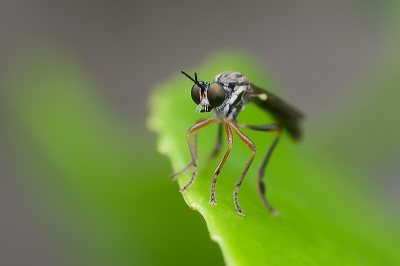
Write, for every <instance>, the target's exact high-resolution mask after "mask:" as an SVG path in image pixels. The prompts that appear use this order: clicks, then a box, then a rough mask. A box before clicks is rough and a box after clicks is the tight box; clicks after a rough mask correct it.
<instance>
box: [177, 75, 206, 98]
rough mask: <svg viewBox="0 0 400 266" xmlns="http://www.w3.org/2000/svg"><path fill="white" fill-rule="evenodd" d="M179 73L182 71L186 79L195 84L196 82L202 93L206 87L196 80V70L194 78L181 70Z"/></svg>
mask: <svg viewBox="0 0 400 266" xmlns="http://www.w3.org/2000/svg"><path fill="white" fill-rule="evenodd" d="M181 73H182V74H183V75H185V76H186V77H187V78H188V79H190V80H191V81H193V82H194V83H195V84H197V86H199V87H200V88H202V93H204V91H205V89H206V88H204V86H203V85H201V84H200V82H199V81H198V80H197V73H196V72H194V79H193V78H192V77H191V76H189V74H187V73H185V72H183V71H181Z"/></svg>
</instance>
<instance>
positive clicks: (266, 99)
mask: <svg viewBox="0 0 400 266" xmlns="http://www.w3.org/2000/svg"><path fill="white" fill-rule="evenodd" d="M251 88H252V93H251V96H252V98H251V101H253V102H254V103H255V104H257V105H258V106H259V107H261V108H262V109H264V110H265V111H267V112H268V113H270V114H271V115H272V116H273V118H274V119H275V120H276V121H277V122H278V123H279V125H280V126H282V127H283V128H285V129H286V130H287V131H288V132H289V134H290V136H292V138H293V139H295V140H298V139H300V138H301V128H300V119H301V118H303V117H304V116H303V114H302V113H300V112H299V111H298V110H296V109H295V108H293V107H292V106H290V105H289V104H287V103H286V102H284V101H283V100H281V99H280V98H279V97H277V96H275V95H273V94H272V93H270V92H268V91H266V90H264V89H261V88H259V87H257V86H255V85H254V84H251Z"/></svg>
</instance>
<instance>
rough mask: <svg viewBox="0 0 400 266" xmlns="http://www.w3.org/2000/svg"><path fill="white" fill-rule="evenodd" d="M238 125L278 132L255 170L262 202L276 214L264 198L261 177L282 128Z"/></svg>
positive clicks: (264, 190) (264, 191) (263, 186)
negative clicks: (259, 165)
mask: <svg viewBox="0 0 400 266" xmlns="http://www.w3.org/2000/svg"><path fill="white" fill-rule="evenodd" d="M238 127H244V128H249V129H253V130H258V131H264V132H265V131H277V132H278V136H277V137H276V138H275V140H274V142H273V143H272V145H271V147H270V148H269V150H268V152H267V155H266V156H265V158H264V161H263V162H262V164H261V167H260V169H259V170H258V172H257V180H258V191H259V193H260V196H261V199H262V201H263V204H264V206H265V207H266V208H267V209H268V210H269V211H270V212H271V214H272V215H278V212H277V211H276V210H275V209H274V208H273V207H272V206H271V205H270V204H269V203H268V200H267V198H266V189H265V184H264V181H263V177H264V172H265V168H266V166H267V163H268V161H269V158H270V157H271V154H272V151H273V150H274V148H275V146H276V144H277V143H278V141H279V139H280V137H281V135H282V128H281V127H280V126H278V125H264V126H249V125H242V124H238Z"/></svg>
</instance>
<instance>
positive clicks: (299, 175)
mask: <svg viewBox="0 0 400 266" xmlns="http://www.w3.org/2000/svg"><path fill="white" fill-rule="evenodd" d="M183 70H184V71H185V72H187V73H189V74H193V73H194V71H196V72H197V74H198V77H199V79H200V80H208V81H210V80H212V79H213V77H214V76H215V75H216V74H218V73H220V72H222V71H227V70H233V71H239V72H241V73H244V74H245V75H246V76H247V77H249V78H250V80H252V81H253V82H254V83H255V84H257V85H259V86H260V87H262V88H265V89H267V90H270V91H274V89H275V87H274V86H272V84H271V81H270V80H268V79H267V78H266V77H265V74H264V73H265V72H266V71H265V70H264V69H263V67H261V66H260V64H258V63H257V60H254V59H253V58H251V57H249V56H248V55H246V54H242V53H238V52H234V51H233V52H223V53H217V54H215V55H213V56H211V57H210V58H208V59H207V60H206V61H205V62H204V63H203V64H202V65H201V66H198V67H196V68H195V69H183ZM176 72H177V74H176V75H174V76H173V77H172V78H171V79H169V80H167V81H166V82H164V83H163V84H161V85H159V86H158V88H157V89H156V90H155V92H154V93H153V96H152V98H151V103H150V106H151V110H152V113H151V116H150V119H149V121H148V122H149V123H148V124H149V126H150V127H151V128H152V129H153V130H155V131H156V132H158V134H159V140H158V149H159V151H160V152H162V153H164V154H165V155H167V156H168V157H169V158H170V160H171V163H172V165H173V168H174V170H175V171H179V170H181V169H183V168H184V167H185V166H186V165H187V164H188V163H189V162H190V153H189V149H188V146H187V142H186V132H187V130H188V129H189V127H190V126H192V125H193V124H194V123H195V122H196V121H197V120H198V119H201V118H204V115H203V114H201V115H198V114H194V110H195V108H196V105H195V104H194V103H193V102H192V100H191V97H190V88H191V86H192V82H191V81H190V80H189V79H187V78H185V77H184V76H183V75H181V74H180V73H179V72H178V71H176ZM278 95H282V93H278ZM294 105H295V103H294ZM239 122H241V123H246V124H252V125H262V124H268V123H272V120H271V117H270V116H269V115H268V114H266V113H264V112H262V111H261V110H259V109H258V108H257V107H256V106H254V105H252V104H249V105H248V106H247V107H246V110H244V111H243V113H241V115H240V117H239ZM216 132H217V126H216V125H211V126H208V127H206V128H204V129H201V130H200V131H199V137H198V139H199V144H198V147H199V149H198V150H199V151H198V153H199V155H198V163H199V167H198V175H197V178H196V180H195V182H194V183H193V185H192V186H190V187H189V188H188V191H187V192H186V193H185V194H184V196H183V198H184V200H185V201H186V203H187V204H188V205H189V206H190V207H191V208H192V209H196V210H198V211H199V212H200V213H201V214H202V215H203V217H204V219H205V220H206V223H207V226H208V229H209V232H210V236H211V239H212V240H213V241H215V242H217V243H218V244H219V245H220V246H221V249H222V253H223V256H224V259H225V262H226V263H227V264H228V265H344V264H345V265H389V264H397V265H400V258H399V255H398V250H399V248H400V247H399V243H398V240H397V239H399V232H398V230H397V226H396V224H395V222H393V221H391V220H390V217H389V216H388V214H387V213H385V212H384V211H383V210H381V209H380V206H381V203H380V202H378V201H376V200H374V197H373V196H371V194H367V193H371V191H370V190H368V188H363V189H361V188H360V186H358V185H357V184H354V183H352V181H353V180H355V179H354V178H353V177H354V176H356V175H357V171H356V170H351V169H345V168H343V167H342V166H340V165H335V164H334V163H333V162H329V161H328V160H326V159H325V154H321V153H316V152H315V150H318V149H313V145H314V144H313V141H312V140H310V139H307V138H305V139H304V141H303V142H301V143H295V142H293V141H292V140H291V139H290V138H289V136H288V135H286V134H284V136H283V138H282V140H281V141H280V143H279V144H278V146H277V149H276V150H275V152H274V154H273V156H272V158H271V160H270V162H269V165H268V167H267V170H266V177H265V178H266V181H267V188H268V193H267V194H268V198H269V201H270V203H271V204H272V205H273V206H274V207H275V208H276V209H277V210H278V211H279V213H280V215H279V216H272V215H271V214H270V213H269V212H268V211H267V210H266V209H265V208H264V207H263V205H262V203H261V200H260V197H259V195H258V191H257V182H256V179H255V177H256V172H257V170H258V167H259V166H260V164H261V161H262V159H263V157H264V156H265V153H266V151H267V149H268V147H269V145H271V143H272V141H273V139H274V137H275V134H274V133H262V132H251V131H245V130H243V132H244V133H245V134H246V135H247V136H249V137H250V138H251V139H252V140H253V142H254V143H255V144H256V146H257V148H258V149H257V156H256V159H255V160H254V162H253V164H252V167H251V168H250V170H249V172H248V173H247V176H246V178H245V179H244V182H243V184H242V186H241V188H240V193H239V201H240V204H241V207H242V208H243V210H244V211H245V212H246V216H245V217H242V216H240V215H238V214H237V212H236V209H235V207H234V204H233V191H234V184H235V183H236V181H237V180H238V178H239V177H240V175H241V173H242V172H243V169H244V167H245V165H246V163H247V161H248V160H249V159H250V156H251V151H250V150H249V149H248V147H247V146H246V145H245V144H244V143H243V142H241V141H240V139H239V138H238V137H237V136H236V135H234V145H233V147H232V150H231V153H230V155H229V157H228V160H227V162H226V164H225V166H224V168H223V169H222V172H221V174H220V176H219V178H218V184H217V190H216V199H217V201H218V205H217V206H214V205H210V204H209V203H208V201H209V198H210V186H211V180H212V178H213V172H214V170H215V168H216V167H217V165H218V163H219V161H220V160H221V158H222V155H223V153H224V149H226V147H227V145H226V137H225V139H224V145H225V146H224V147H223V149H222V151H221V154H220V155H219V156H217V158H215V159H208V157H207V156H208V154H209V153H210V152H211V151H212V149H213V146H214V145H215V143H216ZM306 137H307V136H306ZM190 176H191V170H189V171H187V172H186V173H184V174H182V175H180V176H179V177H178V181H179V186H180V187H183V186H184V185H185V184H186V183H187V182H188V181H189V180H190ZM171 193H178V189H177V191H173V192H172V191H171ZM367 196H368V197H367ZM396 262H397V263H396Z"/></svg>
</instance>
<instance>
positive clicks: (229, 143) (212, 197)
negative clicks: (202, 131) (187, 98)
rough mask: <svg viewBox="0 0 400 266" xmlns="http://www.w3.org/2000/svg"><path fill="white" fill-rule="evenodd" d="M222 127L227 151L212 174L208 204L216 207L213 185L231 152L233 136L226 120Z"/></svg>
mask: <svg viewBox="0 0 400 266" xmlns="http://www.w3.org/2000/svg"><path fill="white" fill-rule="evenodd" d="M224 125H225V130H226V136H227V138H228V150H227V151H226V153H225V155H224V158H222V161H221V162H220V163H219V165H218V167H217V169H216V170H215V172H214V178H213V180H212V184H211V193H210V194H211V198H210V201H209V203H210V204H214V205H217V204H218V203H217V201H216V200H215V185H216V183H217V178H218V175H219V174H220V173H221V169H222V167H223V166H224V164H225V161H226V159H227V158H228V155H229V153H230V152H231V148H232V145H233V134H232V130H231V127H230V126H229V122H228V121H227V120H224Z"/></svg>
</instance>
